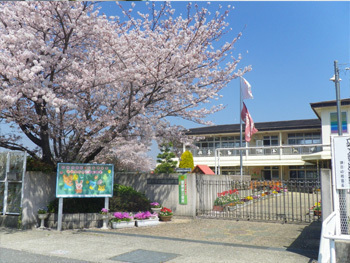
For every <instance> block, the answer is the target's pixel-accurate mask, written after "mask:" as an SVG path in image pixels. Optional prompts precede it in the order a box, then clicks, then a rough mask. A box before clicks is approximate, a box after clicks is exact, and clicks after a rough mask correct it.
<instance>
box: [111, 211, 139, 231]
mask: <svg viewBox="0 0 350 263" xmlns="http://www.w3.org/2000/svg"><path fill="white" fill-rule="evenodd" d="M113 216H114V218H112V219H111V220H110V222H111V225H112V228H113V229H118V228H127V227H134V226H135V220H134V218H133V216H132V215H131V214H129V213H127V212H115V213H114V214H113Z"/></svg>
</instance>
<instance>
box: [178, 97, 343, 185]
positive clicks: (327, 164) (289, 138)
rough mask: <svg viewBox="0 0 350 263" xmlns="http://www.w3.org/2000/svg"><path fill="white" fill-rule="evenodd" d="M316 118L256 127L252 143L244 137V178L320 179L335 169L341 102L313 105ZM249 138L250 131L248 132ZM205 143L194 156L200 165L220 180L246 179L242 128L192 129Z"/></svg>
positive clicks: (199, 145)
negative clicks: (322, 171) (333, 159)
mask: <svg viewBox="0 0 350 263" xmlns="http://www.w3.org/2000/svg"><path fill="white" fill-rule="evenodd" d="M310 106H311V108H312V110H313V111H314V113H315V115H316V118H315V119H307V120H303V119H301V120H290V121H275V122H260V123H255V127H256V128H257V129H258V132H257V133H255V134H254V135H253V136H252V139H251V141H250V142H249V143H246V142H245V141H244V137H243V145H242V147H244V151H243V174H249V175H251V177H252V179H257V180H260V179H261V180H278V179H283V180H289V179H316V178H318V175H319V169H320V168H331V150H330V149H331V148H330V144H331V138H332V136H336V135H338V126H337V109H336V101H324V102H316V103H310ZM349 116H350V99H343V100H341V118H342V129H343V134H344V135H347V134H349V131H350V124H349V122H350V119H349V118H350V117H349ZM243 133H244V129H243ZM187 134H188V135H191V136H197V137H201V138H204V139H202V140H200V141H198V142H197V143H196V146H197V148H196V149H189V148H187V147H184V150H190V151H191V152H192V154H193V158H194V164H195V165H208V166H209V167H210V168H211V169H212V170H213V171H216V172H217V173H220V174H227V175H230V174H236V175H237V174H240V151H239V150H237V148H238V147H239V141H240V124H228V125H217V126H208V127H202V128H193V129H189V131H188V132H187Z"/></svg>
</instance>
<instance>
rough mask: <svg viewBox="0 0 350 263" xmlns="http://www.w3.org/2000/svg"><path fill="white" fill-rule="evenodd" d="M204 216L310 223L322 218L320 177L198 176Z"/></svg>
mask: <svg viewBox="0 0 350 263" xmlns="http://www.w3.org/2000/svg"><path fill="white" fill-rule="evenodd" d="M197 191H198V202H199V204H198V209H197V215H198V216H201V217H210V218H221V219H234V220H252V221H254V220H255V221H280V222H284V223H287V222H288V223H302V222H304V223H310V222H313V221H320V220H321V219H322V214H321V212H320V211H321V203H322V200H321V185H320V182H319V181H318V180H308V181H306V180H300V181H297V180H289V181H281V180H278V181H277V180H276V181H243V182H241V181H240V180H210V179H202V178H200V177H197Z"/></svg>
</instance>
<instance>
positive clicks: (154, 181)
mask: <svg viewBox="0 0 350 263" xmlns="http://www.w3.org/2000/svg"><path fill="white" fill-rule="evenodd" d="M178 183H179V180H178V179H177V178H176V179H173V178H167V179H163V178H160V179H159V178H149V179H147V184H163V185H171V184H175V185H176V184H178Z"/></svg>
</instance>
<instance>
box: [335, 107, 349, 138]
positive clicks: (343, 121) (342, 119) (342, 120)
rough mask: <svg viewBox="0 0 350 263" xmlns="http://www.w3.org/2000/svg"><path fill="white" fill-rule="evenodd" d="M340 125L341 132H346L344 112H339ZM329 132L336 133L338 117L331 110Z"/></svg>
mask: <svg viewBox="0 0 350 263" xmlns="http://www.w3.org/2000/svg"><path fill="white" fill-rule="evenodd" d="M341 126H342V130H343V133H348V122H347V116H346V112H342V113H341ZM331 132H332V133H338V117H337V113H336V112H331Z"/></svg>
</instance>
